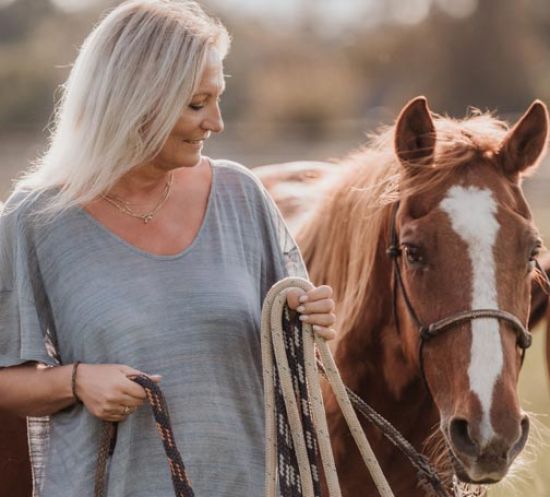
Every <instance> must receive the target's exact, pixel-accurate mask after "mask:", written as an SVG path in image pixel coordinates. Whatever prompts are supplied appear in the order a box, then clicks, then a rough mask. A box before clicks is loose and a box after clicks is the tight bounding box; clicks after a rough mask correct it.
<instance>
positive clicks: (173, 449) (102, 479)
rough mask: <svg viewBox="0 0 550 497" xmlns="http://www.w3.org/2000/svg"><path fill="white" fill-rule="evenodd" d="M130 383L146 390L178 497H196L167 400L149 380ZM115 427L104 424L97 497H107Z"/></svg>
mask: <svg viewBox="0 0 550 497" xmlns="http://www.w3.org/2000/svg"><path fill="white" fill-rule="evenodd" d="M131 379H132V380H133V381H135V382H136V383H138V384H139V385H141V386H142V387H143V388H144V389H145V393H146V394H147V400H148V401H149V404H151V408H152V410H153V416H154V418H155V424H156V427H157V431H158V432H159V435H160V438H161V440H162V444H163V446H164V452H165V453H166V457H168V464H169V466H170V475H171V477H172V485H173V486H174V492H175V495H176V497H194V496H195V494H194V493H193V489H192V488H191V482H190V481H189V478H188V477H187V474H186V472H185V466H184V464H183V460H182V458H181V454H180V452H179V450H178V448H177V446H176V439H175V438H174V432H173V431H172V425H171V423H170V414H169V412H168V406H167V405H166V400H165V399H164V395H163V394H162V391H161V390H160V388H159V387H158V385H157V384H156V383H155V382H154V381H153V380H151V379H150V378H148V377H147V376H144V375H141V376H136V377H132V378H131ZM116 427H117V423H108V422H106V423H104V429H103V435H102V437H101V441H100V446H99V451H98V456H97V466H96V477H95V488H94V497H104V495H105V490H106V483H107V482H106V473H107V459H108V458H109V455H112V453H113V451H114V448H115V447H114V445H115V442H116V429H117V428H116Z"/></svg>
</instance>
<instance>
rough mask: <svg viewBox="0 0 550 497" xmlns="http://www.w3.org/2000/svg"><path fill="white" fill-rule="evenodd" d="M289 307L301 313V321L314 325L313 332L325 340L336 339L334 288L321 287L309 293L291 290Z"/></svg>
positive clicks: (288, 300)
mask: <svg viewBox="0 0 550 497" xmlns="http://www.w3.org/2000/svg"><path fill="white" fill-rule="evenodd" d="M287 303H288V307H290V308H291V309H292V310H295V311H298V312H299V313H300V320H302V321H303V322H304V323H308V324H311V325H313V331H314V332H315V333H317V334H318V335H319V336H321V337H323V338H324V339H325V340H332V339H333V338H335V337H336V331H335V330H334V328H333V326H334V323H335V322H336V316H335V314H334V308H335V304H334V300H332V288H331V287H330V286H328V285H321V286H318V287H316V288H313V289H311V290H310V291H309V292H307V293H306V292H304V291H300V290H290V291H289V292H288V293H287Z"/></svg>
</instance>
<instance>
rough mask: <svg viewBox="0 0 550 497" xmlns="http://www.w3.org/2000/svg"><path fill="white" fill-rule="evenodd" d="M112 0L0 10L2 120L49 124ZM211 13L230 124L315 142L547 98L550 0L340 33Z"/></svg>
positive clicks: (8, 124) (482, 4) (506, 1)
mask: <svg viewBox="0 0 550 497" xmlns="http://www.w3.org/2000/svg"><path fill="white" fill-rule="evenodd" d="M116 3H118V2H115V1H111V2H108V1H103V2H100V3H99V4H98V5H97V7H94V8H93V9H87V10H85V11H81V12H78V13H71V14H68V13H63V12H62V11H60V10H57V9H55V8H53V7H52V6H51V5H50V3H49V2H47V1H45V0H18V1H16V2H15V3H14V4H12V5H10V6H8V7H5V8H3V9H1V10H0V61H1V64H0V127H2V128H4V129H5V128H19V127H25V128H33V127H34V128H41V127H44V125H45V123H46V122H47V121H48V118H49V116H50V115H51V112H52V109H53V105H54V98H55V94H56V93H55V91H56V87H57V86H58V85H59V84H61V83H62V82H63V81H64V80H65V78H66V77H67V74H68V70H69V67H70V63H71V62H72V61H73V60H74V58H75V57H76V55H77V51H78V46H79V45H80V44H81V43H82V41H83V39H84V37H85V36H86V34H87V33H88V32H89V31H90V29H91V27H92V26H93V25H94V23H95V22H97V19H98V17H99V14H100V13H101V12H102V11H103V10H104V9H105V7H108V6H109V5H114V4H116ZM306 5H307V4H306ZM310 5H311V4H310ZM207 7H208V6H207ZM208 10H209V11H210V12H213V13H214V14H217V15H220V17H221V18H222V20H223V21H224V22H225V23H226V24H227V25H228V27H229V29H230V31H231V33H232V35H233V40H234V41H233V49H232V51H231V53H230V55H229V57H228V60H227V64H226V72H227V73H228V74H229V75H231V79H230V81H229V85H228V91H227V94H226V97H225V98H224V103H223V110H224V113H225V116H226V119H227V120H233V121H235V120H238V121H244V122H254V123H261V125H260V126H259V128H258V129H259V130H261V131H262V132H263V133H266V134H268V135H271V134H273V135H280V134H287V135H293V136H301V137H303V138H311V139H319V138H322V137H323V136H325V135H327V134H328V133H330V132H331V127H332V126H333V125H334V123H335V122H338V121H340V120H346V119H364V118H368V116H369V115H370V114H372V113H379V112H380V109H382V110H383V111H384V112H386V113H387V115H391V116H393V115H395V113H396V112H397V111H398V110H399V108H401V106H402V105H403V103H404V102H405V101H406V100H407V99H409V98H411V97H413V96H415V95H418V94H424V95H427V96H428V97H429V100H430V104H431V106H432V108H434V109H437V110H438V111H439V112H448V113H450V114H452V115H458V116H460V115H463V114H464V113H465V111H466V109H467V107H468V106H476V107H479V108H482V109H498V111H499V112H501V113H517V112H520V111H522V110H523V109H525V108H526V107H527V105H528V104H529V102H530V101H531V100H533V99H534V98H537V97H538V98H542V99H545V100H547V101H548V100H550V56H549V55H550V53H549V52H550V48H549V47H550V8H549V5H548V0H480V1H479V5H478V8H477V9H476V10H475V12H474V13H473V14H472V15H471V16H469V17H467V18H463V19H457V18H453V17H450V16H449V15H447V14H446V13H444V12H443V10H441V9H439V8H437V6H433V7H432V9H431V11H430V14H429V16H428V17H427V18H425V20H424V21H422V22H421V23H419V24H414V25H399V24H395V23H391V22H389V21H386V22H382V23H379V24H377V25H374V26H373V25H371V24H369V23H367V20H366V19H365V26H366V27H365V28H364V29H359V28H357V26H358V25H361V23H360V22H355V23H354V25H353V26H355V27H353V28H351V27H350V28H349V29H344V30H342V31H341V35H340V36H337V37H336V36H334V35H333V34H332V35H331V36H328V35H327V34H326V33H324V32H323V30H322V29H317V27H316V25H315V23H314V22H312V21H311V19H312V18H309V17H308V15H307V11H306V12H304V14H303V15H302V16H301V19H302V20H303V22H301V23H298V24H297V25H296V27H295V28H294V29H291V28H289V26H284V29H282V28H283V26H279V25H277V24H275V23H271V24H270V22H269V20H267V19H265V20H251V19H248V18H246V17H245V16H242V15H240V13H238V12H231V11H230V10H228V11H226V12H225V11H224V12H218V10H219V9H216V8H215V7H214V5H213V4H212V5H210V7H209V9H208ZM356 21H357V20H356ZM367 26H368V27H367ZM377 115H378V114H377Z"/></svg>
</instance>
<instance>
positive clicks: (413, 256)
mask: <svg viewBox="0 0 550 497" xmlns="http://www.w3.org/2000/svg"><path fill="white" fill-rule="evenodd" d="M403 250H404V252H405V257H406V258H407V262H409V263H410V264H414V265H421V264H424V256H423V255H422V250H421V249H420V248H419V247H415V246H414V245H403Z"/></svg>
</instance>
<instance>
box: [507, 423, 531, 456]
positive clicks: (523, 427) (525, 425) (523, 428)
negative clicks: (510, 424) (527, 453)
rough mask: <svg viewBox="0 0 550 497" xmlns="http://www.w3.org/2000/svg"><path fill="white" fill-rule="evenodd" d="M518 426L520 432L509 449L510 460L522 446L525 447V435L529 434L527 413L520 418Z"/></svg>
mask: <svg viewBox="0 0 550 497" xmlns="http://www.w3.org/2000/svg"><path fill="white" fill-rule="evenodd" d="M520 427H521V434H520V436H519V439H518V440H517V442H516V443H515V444H514V445H513V446H512V448H511V449H510V460H512V459H514V458H515V457H516V456H517V455H518V454H519V453H520V452H521V451H522V449H523V447H525V443H526V442H527V437H528V436H529V417H528V416H527V415H525V416H523V418H521V423H520Z"/></svg>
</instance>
